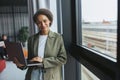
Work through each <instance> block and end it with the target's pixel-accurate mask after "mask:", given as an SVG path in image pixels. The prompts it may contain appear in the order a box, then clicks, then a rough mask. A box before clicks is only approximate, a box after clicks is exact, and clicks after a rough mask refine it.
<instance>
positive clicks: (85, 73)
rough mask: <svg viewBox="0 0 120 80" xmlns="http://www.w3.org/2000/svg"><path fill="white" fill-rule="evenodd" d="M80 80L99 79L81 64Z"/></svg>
mask: <svg viewBox="0 0 120 80" xmlns="http://www.w3.org/2000/svg"><path fill="white" fill-rule="evenodd" d="M81 80H100V79H99V78H98V77H97V76H95V75H94V74H93V73H92V72H91V71H89V70H88V69H87V68H86V67H85V66H84V65H81Z"/></svg>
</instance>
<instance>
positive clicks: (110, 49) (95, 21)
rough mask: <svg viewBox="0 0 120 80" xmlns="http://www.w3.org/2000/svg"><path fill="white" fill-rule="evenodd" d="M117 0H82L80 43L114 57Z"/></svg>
mask: <svg viewBox="0 0 120 80" xmlns="http://www.w3.org/2000/svg"><path fill="white" fill-rule="evenodd" d="M116 43H117V0H82V45H85V46H87V47H88V48H90V49H93V50H96V51H99V52H101V53H104V54H106V55H108V56H110V57H113V58H116Z"/></svg>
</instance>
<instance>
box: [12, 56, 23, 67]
mask: <svg viewBox="0 0 120 80" xmlns="http://www.w3.org/2000/svg"><path fill="white" fill-rule="evenodd" d="M13 63H15V64H16V66H17V67H23V66H25V65H23V64H21V63H20V62H19V61H18V59H17V58H16V57H14V61H13Z"/></svg>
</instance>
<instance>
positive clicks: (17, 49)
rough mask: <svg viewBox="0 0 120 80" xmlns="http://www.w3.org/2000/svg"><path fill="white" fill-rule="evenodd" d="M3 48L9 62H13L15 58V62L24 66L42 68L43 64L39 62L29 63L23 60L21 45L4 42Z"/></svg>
mask: <svg viewBox="0 0 120 80" xmlns="http://www.w3.org/2000/svg"><path fill="white" fill-rule="evenodd" d="M5 46H6V52H7V54H8V57H9V60H12V61H14V58H17V60H18V61H19V62H20V63H21V64H24V65H25V66H41V67H42V66H43V64H42V63H40V62H37V61H35V62H31V61H28V60H27V59H25V57H24V53H23V49H22V45H21V43H17V42H5Z"/></svg>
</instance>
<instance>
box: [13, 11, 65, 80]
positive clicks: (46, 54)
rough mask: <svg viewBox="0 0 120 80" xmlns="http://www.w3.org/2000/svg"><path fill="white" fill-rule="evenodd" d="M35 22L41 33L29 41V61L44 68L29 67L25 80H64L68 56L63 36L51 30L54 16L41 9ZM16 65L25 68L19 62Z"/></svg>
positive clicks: (34, 17) (35, 15) (36, 14)
mask: <svg viewBox="0 0 120 80" xmlns="http://www.w3.org/2000/svg"><path fill="white" fill-rule="evenodd" d="M33 20H34V22H35V23H36V25H37V26H38V28H39V32H38V33H37V34H35V35H33V36H31V37H30V38H29V39H28V60H30V61H38V62H42V63H43V67H42V68H41V67H39V66H32V67H28V71H27V73H26V78H25V80H62V72H61V71H62V70H61V67H62V65H63V64H65V63H66V60H67V56H66V50H65V48H64V42H63V39H62V36H61V35H60V34H58V33H55V32H52V31H51V30H50V26H51V24H52V22H53V15H52V13H51V12H50V11H49V10H47V9H39V10H38V11H37V12H36V13H35V14H34V16H33ZM15 63H16V65H17V66H18V67H19V68H21V69H23V68H25V67H23V65H22V64H19V63H18V62H17V60H16V61H15ZM42 73H43V74H42ZM42 76H43V77H42ZM42 78H43V79H42Z"/></svg>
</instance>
